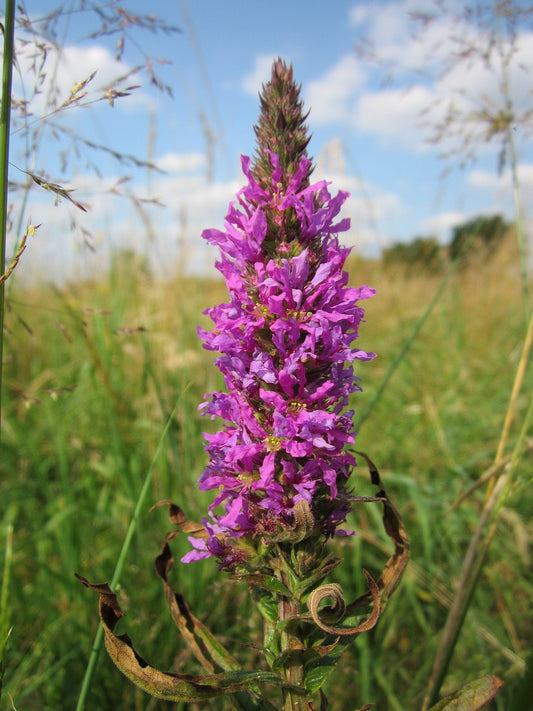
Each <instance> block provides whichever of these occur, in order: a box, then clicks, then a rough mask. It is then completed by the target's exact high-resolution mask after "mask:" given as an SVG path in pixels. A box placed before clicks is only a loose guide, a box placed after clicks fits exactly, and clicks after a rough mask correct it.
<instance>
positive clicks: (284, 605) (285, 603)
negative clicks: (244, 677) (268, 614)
mask: <svg viewBox="0 0 533 711" xmlns="http://www.w3.org/2000/svg"><path fill="white" fill-rule="evenodd" d="M281 582H282V583H283V584H284V585H286V586H287V587H289V589H290V581H289V580H288V576H287V575H286V574H284V573H282V574H281ZM298 612H299V605H298V603H297V602H296V601H295V600H293V599H292V600H291V599H289V598H286V597H281V599H280V602H279V605H278V620H279V622H280V623H283V622H284V621H285V620H289V619H291V618H294V617H297V616H298ZM280 640H281V650H282V654H283V653H284V652H285V653H287V652H288V653H289V654H288V656H287V662H286V664H285V667H284V672H285V679H286V680H287V681H288V682H289V683H290V684H292V685H293V686H299V687H300V688H302V689H303V685H304V673H303V664H302V660H301V659H300V657H301V655H300V654H298V650H299V649H301V648H302V643H301V641H300V640H299V639H298V637H297V636H296V635H294V634H292V633H290V632H288V631H287V630H286V628H284V627H283V626H282V629H281V634H280ZM310 708H311V706H309V704H308V703H307V701H306V699H305V697H304V696H302V695H301V694H298V693H296V692H294V691H293V690H292V689H283V711H306V710H307V709H310Z"/></svg>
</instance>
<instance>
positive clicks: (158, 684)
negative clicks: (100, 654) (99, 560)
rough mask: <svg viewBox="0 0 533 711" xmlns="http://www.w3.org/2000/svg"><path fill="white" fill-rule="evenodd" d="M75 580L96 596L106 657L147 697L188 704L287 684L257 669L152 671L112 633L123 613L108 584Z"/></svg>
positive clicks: (123, 638) (125, 638) (123, 637)
mask: <svg viewBox="0 0 533 711" xmlns="http://www.w3.org/2000/svg"><path fill="white" fill-rule="evenodd" d="M76 577H77V578H78V579H79V580H80V581H81V582H82V583H83V584H84V585H85V586H86V587H88V588H90V589H91V590H94V591H95V592H97V593H98V596H99V603H100V604H99V611H100V619H101V621H102V625H103V628H104V638H105V645H106V649H107V652H108V654H109V656H110V657H111V659H112V660H113V662H114V663H115V664H116V666H117V667H118V668H119V669H120V671H121V672H122V673H123V674H124V675H125V676H126V677H127V678H128V679H129V680H130V681H132V682H133V683H134V684H136V686H138V687H140V688H141V689H143V691H146V692H147V693H148V694H151V695H152V696H155V697H156V698H159V699H165V700H167V701H187V702H191V701H202V700H203V699H210V698H213V697H215V696H221V695H223V694H233V693H238V692H240V691H243V690H246V689H250V688H254V689H255V688H257V685H258V684H274V685H277V686H286V685H287V684H286V682H285V681H284V680H283V679H281V678H280V677H279V676H278V675H277V674H275V673H273V672H266V671H260V670H259V671H244V670H235V671H225V672H223V673H220V674H206V675H198V676H196V675H191V674H174V673H168V672H162V671H160V670H158V669H155V668H154V667H152V666H150V665H149V664H148V663H147V662H146V661H145V660H144V659H143V658H142V657H141V656H140V655H139V654H137V652H136V651H135V649H134V648H133V645H132V642H131V640H130V638H129V637H128V635H127V634H122V635H115V634H114V632H113V630H114V629H115V626H116V624H117V622H118V621H119V620H120V619H121V618H122V617H124V613H123V612H122V610H121V608H120V605H119V603H118V600H117V596H116V595H115V593H113V591H112V590H111V588H110V587H109V585H108V584H107V583H102V584H93V583H90V582H89V581H88V580H87V579H86V578H83V577H82V576H80V575H76Z"/></svg>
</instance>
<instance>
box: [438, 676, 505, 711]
mask: <svg viewBox="0 0 533 711" xmlns="http://www.w3.org/2000/svg"><path fill="white" fill-rule="evenodd" d="M502 685H503V683H502V681H501V680H500V679H498V677H497V676H493V675H492V674H487V676H484V677H482V678H481V679H476V680H475V681H472V682H470V683H469V684H467V685H466V686H464V687H463V688H462V689H459V691H455V692H454V693H453V694H450V695H449V696H446V697H445V698H444V699H441V700H440V701H439V703H438V704H437V705H436V706H432V707H431V709H430V711H479V709H482V708H483V707H484V706H486V705H487V704H488V703H489V701H491V700H492V699H493V698H494V697H495V696H496V694H497V693H498V691H499V690H500V689H501V687H502Z"/></svg>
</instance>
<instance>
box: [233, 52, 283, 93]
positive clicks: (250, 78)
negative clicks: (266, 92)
mask: <svg viewBox="0 0 533 711" xmlns="http://www.w3.org/2000/svg"><path fill="white" fill-rule="evenodd" d="M277 57H278V55H277V54H258V55H256V57H255V59H254V68H253V69H252V71H251V72H250V73H248V74H246V75H245V76H244V77H243V80H242V88H243V90H244V91H245V93H246V94H250V95H251V96H254V97H256V96H257V94H258V93H259V92H260V91H261V89H262V86H263V84H264V83H265V82H267V81H268V80H269V79H270V75H271V72H272V62H273V61H274V60H275V59H276V58H277Z"/></svg>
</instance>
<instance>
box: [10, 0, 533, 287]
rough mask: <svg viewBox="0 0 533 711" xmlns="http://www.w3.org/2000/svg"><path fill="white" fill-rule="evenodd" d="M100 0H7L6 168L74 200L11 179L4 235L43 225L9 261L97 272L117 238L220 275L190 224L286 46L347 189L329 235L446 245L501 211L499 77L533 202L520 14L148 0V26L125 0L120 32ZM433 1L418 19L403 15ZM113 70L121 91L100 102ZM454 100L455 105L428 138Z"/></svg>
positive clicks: (234, 173) (377, 246) (223, 199)
mask: <svg viewBox="0 0 533 711" xmlns="http://www.w3.org/2000/svg"><path fill="white" fill-rule="evenodd" d="M109 4H110V3H109V2H107V1H106V0H92V2H82V1H81V0H64V2H63V3H61V0H53V1H52V0H26V1H25V2H22V3H20V6H21V7H22V8H24V10H25V14H21V12H20V10H19V11H18V23H17V30H16V49H17V63H16V72H15V75H14V79H13V95H14V98H15V100H16V103H15V106H14V109H13V115H12V119H13V130H12V136H11V148H10V162H11V168H10V171H11V172H10V178H11V180H12V181H14V182H18V183H20V182H24V181H25V180H27V174H26V173H24V172H23V171H29V172H32V173H34V174H38V175H41V176H42V175H45V176H46V179H47V180H48V181H49V182H51V183H56V184H57V185H60V186H61V187H62V188H64V189H68V190H74V191H75V192H72V193H69V194H70V195H71V197H72V198H73V199H74V200H76V201H77V202H79V203H82V204H83V205H84V206H86V208H87V211H86V212H84V211H82V210H80V209H79V208H78V207H76V205H74V204H73V203H72V202H70V201H69V200H68V199H66V198H65V197H63V198H62V199H60V200H58V195H57V193H54V192H50V191H45V190H43V189H42V188H39V187H37V186H36V185H34V186H33V188H32V190H31V191H30V192H29V194H28V195H25V193H24V191H22V190H20V189H19V190H15V189H14V190H13V191H12V192H11V194H10V203H11V204H12V213H11V216H12V222H13V229H12V233H11V247H10V250H11V251H13V247H14V245H15V243H16V241H18V239H19V238H20V237H21V236H22V234H24V231H25V229H26V225H28V224H32V225H37V224H39V225H40V227H39V228H38V230H37V232H36V234H35V236H32V237H31V238H30V239H29V241H28V246H27V248H26V251H25V253H24V254H23V256H22V259H21V261H20V263H19V267H18V270H19V272H20V278H24V277H27V278H30V279H35V278H36V277H39V278H42V279H44V280H46V281H58V280H59V281H60V280H68V279H70V278H80V277H84V276H88V275H90V273H92V272H93V271H94V270H97V272H99V273H101V272H102V271H104V270H105V269H106V268H107V266H108V264H109V255H110V252H111V251H112V250H114V249H135V250H137V251H139V252H140V253H141V254H143V255H146V256H147V258H148V259H149V261H150V263H151V265H152V266H153V267H154V268H155V269H156V270H157V271H158V272H159V273H161V274H162V275H164V276H167V277H171V276H172V275H173V274H174V273H175V272H176V270H178V269H181V270H183V271H186V272H194V273H201V274H214V273H215V272H214V267H213V264H214V261H215V258H216V254H215V252H214V251H212V249H211V248H209V247H207V245H205V243H204V241H203V240H202V239H201V233H202V230H203V229H206V228H210V227H222V226H223V222H224V216H225V214H226V211H227V206H228V203H229V201H230V200H232V199H233V196H234V195H235V192H236V191H237V190H238V189H239V187H241V186H242V185H243V183H244V177H243V175H242V172H241V168H240V156H241V154H245V155H253V152H254V147H255V143H254V132H253V125H254V123H255V122H256V120H257V117H258V111H259V99H258V93H259V91H260V90H261V86H262V83H264V82H265V81H267V80H268V78H269V75H270V68H271V64H272V60H273V59H274V58H276V57H278V56H280V57H282V58H283V59H285V61H286V62H288V63H292V65H293V69H294V75H295V79H296V80H297V82H298V83H300V84H301V87H302V89H301V91H302V98H303V100H304V103H305V106H306V107H307V108H308V109H309V110H310V114H309V118H308V125H309V129H310V132H311V134H312V138H311V142H310V145H309V153H310V155H311V156H312V157H313V158H314V160H315V163H316V168H315V172H314V177H315V179H316V180H321V179H327V180H329V181H331V183H332V190H334V191H336V190H341V189H342V190H347V191H349V192H350V194H351V197H350V199H349V201H348V202H347V203H346V208H345V210H344V216H349V217H350V218H351V221H352V227H351V230H350V232H349V233H346V234H345V236H344V237H343V242H344V243H345V244H348V245H349V246H351V247H353V249H354V250H355V251H356V252H357V253H359V254H362V255H363V256H376V255H378V254H379V253H380V251H381V250H382V249H383V248H386V247H387V246H390V245H391V244H393V243H395V242H398V241H409V240H411V239H413V238H414V237H417V236H436V237H438V239H439V241H440V242H441V243H442V244H445V243H447V242H448V241H449V239H450V236H451V230H452V229H453V227H454V226H455V225H457V224H460V223H462V222H465V221H466V220H468V219H471V218H472V217H474V216H477V215H479V214H494V213H501V214H503V215H504V216H505V217H506V218H507V219H508V220H512V219H513V214H514V213H513V194H512V180H511V171H510V167H509V162H507V163H505V164H504V165H503V167H501V166H500V168H499V152H500V149H501V141H499V140H498V137H497V136H496V137H493V138H492V140H486V138H487V128H488V123H487V121H486V117H487V116H493V115H495V114H496V113H498V112H499V111H500V110H501V109H502V107H505V98H506V97H505V95H504V93H502V86H504V87H505V88H506V92H507V99H508V100H509V101H510V103H511V105H512V107H513V110H514V112H515V113H516V121H515V122H514V123H513V139H514V143H515V147H516V151H517V169H518V178H519V183H520V188H521V193H520V200H521V203H522V204H523V206H524V208H525V216H526V218H527V219H529V218H531V217H532V215H530V214H528V204H530V202H531V197H532V196H533V146H532V142H531V132H528V129H531V128H532V117H531V116H530V115H529V113H528V111H529V110H530V109H532V108H533V96H532V82H531V77H532V72H531V70H532V69H533V31H532V29H531V27H530V26H529V25H528V24H527V23H526V22H525V21H524V22H519V23H518V25H517V26H516V27H515V35H514V40H513V43H512V44H511V43H510V40H509V32H508V29H509V28H508V25H507V24H506V21H505V18H500V20H499V21H498V24H497V25H495V24H494V23H492V26H491V30H492V34H491V33H490V32H489V31H488V30H487V27H486V26H484V25H483V17H482V16H481V19H480V17H479V16H478V15H475V14H473V15H471V16H469V17H465V15H464V8H465V3H463V2H461V3H456V2H455V0H445V1H444V2H443V3H440V7H441V9H440V10H438V11H437V10H436V6H433V5H432V3H430V2H427V0H426V1H425V2H421V1H417V0H391V1H390V2H360V1H357V0H335V1H334V2H331V3H328V5H327V7H326V5H325V3H323V2H318V1H315V0H305V1H304V0H284V1H283V2H282V1H281V0H268V2H267V1H266V0H263V1H262V2H261V1H260V0H152V2H151V3H150V4H149V12H150V13H153V15H154V16H155V17H157V18H159V19H160V20H161V21H162V24H164V28H161V29H159V30H156V31H153V28H152V29H147V28H143V27H142V26H141V25H143V24H147V21H145V20H143V19H142V18H143V17H144V15H145V14H146V12H147V10H146V6H147V3H146V2H145V1H144V0H142V1H140V0H123V2H121V3H117V2H115V3H111V4H112V5H114V7H115V12H116V9H117V8H118V7H119V6H120V7H123V8H125V9H126V10H127V13H129V16H128V14H123V15H122V19H123V20H124V21H125V24H126V26H125V28H124V31H123V32H111V30H112V29H113V28H114V26H113V24H112V23H111V22H109V21H107V25H106V27H105V29H106V30H107V33H104V34H103V33H102V23H103V22H105V17H104V15H105V14H109V13H110V10H109V8H108V7H106V6H108V5H109ZM488 5H489V6H492V3H488ZM517 5H520V3H517ZM94 7H96V8H97V10H98V11H95V10H94ZM58 8H60V9H61V13H60V14H59V15H58V16H57V17H56V16H55V15H52V17H53V19H50V13H54V12H55V11H57V10H58ZM428 9H429V10H430V11H431V17H430V18H427V17H426V18H425V21H424V19H423V18H422V19H420V15H419V19H418V20H414V19H413V13H415V14H416V13H421V12H427V11H428ZM135 15H137V18H138V19H135V17H134V16H135ZM47 18H48V19H47ZM132 18H133V19H132ZM139 18H140V19H139ZM119 49H120V56H119V57H118V58H117V53H118V52H119ZM511 49H512V52H511ZM136 68H137V70H136ZM147 68H148V70H149V71H147ZM94 72H96V73H95V74H94V76H93V73H94ZM150 72H152V73H150ZM90 77H91V79H90V81H88V82H87V83H86V84H84V82H85V81H86V80H88V79H89V78H90ZM121 77H122V78H123V79H122V80H121V81H119V82H118V83H117V82H116V80H117V79H118V78H121ZM80 82H81V85H80ZM76 85H78V89H79V93H78V94H76V92H75V89H73V87H76ZM110 85H113V86H114V87H115V88H117V89H120V90H121V91H122V93H124V94H126V95H124V96H117V97H116V98H115V99H114V101H113V102H110V101H109V99H108V98H105V96H106V90H107V89H108V87H109V86H110ZM157 85H159V87H158V86H157ZM80 86H81V88H80ZM132 87H134V88H132ZM73 92H74V96H75V97H77V100H75V101H71V102H70V103H69V97H72V94H73ZM82 94H83V96H82ZM21 102H25V103H24V106H25V107H26V111H27V114H28V116H27V118H26V119H25V120H23V119H22V117H21V110H20V107H21V106H22V104H21ZM62 104H63V105H64V104H66V106H63V108H62V109H59V110H58V107H59V106H61V105H62ZM111 104H112V105H111ZM450 107H453V112H454V116H455V117H456V119H457V120H456V121H455V122H454V123H452V124H450V125H448V131H447V132H446V133H445V135H441V136H440V138H439V141H438V142H437V143H436V144H435V143H431V142H430V139H431V137H432V135H434V134H435V131H436V129H437V128H438V127H439V126H442V125H444V124H445V117H446V113H447V111H448V110H449V109H450ZM454 128H459V133H458V135H454V131H453V130H454ZM465 137H468V142H467V145H466V146H464V145H463V144H462V143H461V141H463V140H464V139H465ZM468 150H471V151H472V157H473V158H475V160H472V161H470V160H466V159H467V158H468V157H469V154H468ZM442 153H449V154H450V155H449V157H448V158H447V159H443V158H442V157H439V154H442ZM117 156H122V157H121V158H120V160H117ZM145 163H150V164H151V165H152V166H154V167H155V168H156V169H149V168H147V167H146V165H145ZM463 163H466V164H465V165H462V164H463ZM443 173H446V175H443ZM8 257H9V255H8Z"/></svg>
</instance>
